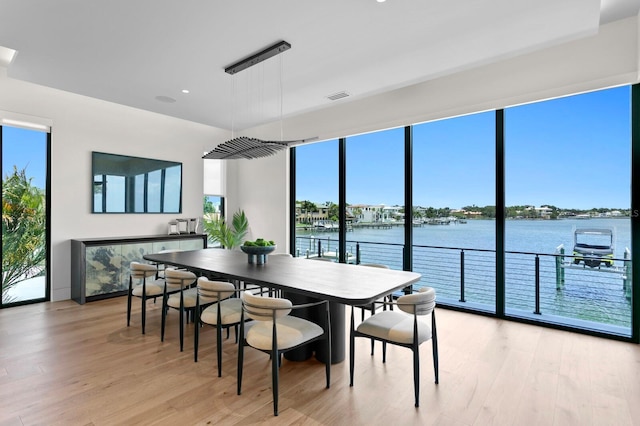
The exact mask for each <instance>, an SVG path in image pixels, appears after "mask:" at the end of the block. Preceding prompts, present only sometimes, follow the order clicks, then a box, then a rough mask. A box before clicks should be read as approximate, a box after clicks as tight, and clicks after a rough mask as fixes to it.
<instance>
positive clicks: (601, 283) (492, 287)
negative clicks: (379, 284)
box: [295, 236, 631, 336]
mask: <svg viewBox="0 0 640 426" xmlns="http://www.w3.org/2000/svg"><path fill="white" fill-rule="evenodd" d="M346 247H347V254H348V256H347V261H348V262H349V263H356V264H360V263H383V264H386V265H387V266H389V267H390V268H392V269H399V270H400V269H402V268H403V266H402V265H403V263H402V259H403V250H404V246H403V245H402V244H394V243H379V242H367V241H349V240H348V241H347V242H346ZM295 255H296V256H298V257H317V256H321V257H332V258H334V259H335V260H336V261H337V259H338V242H337V240H335V239H331V238H327V237H306V236H305V237H303V236H299V237H296V254H295ZM413 271H415V272H418V273H420V274H421V275H422V278H421V279H420V281H419V282H418V283H416V284H414V286H415V287H418V288H419V287H422V286H429V287H433V288H435V289H436V291H437V292H438V301H439V303H440V304H443V305H448V306H452V307H457V308H463V309H466V310H472V311H481V312H495V305H496V252H495V250H486V249H474V248H460V247H438V246H425V245H414V246H413ZM504 282H505V311H506V315H507V316H513V317H519V318H524V319H526V320H530V321H535V322H546V323H551V324H557V325H561V326H567V327H570V328H581V329H588V330H594V331H597V332H603V333H608V334H614V335H620V336H630V335H631V254H630V253H629V251H628V250H627V251H625V255H624V258H623V259H613V262H612V263H611V264H609V263H602V264H601V265H600V266H596V267H592V266H588V265H586V264H585V263H584V262H580V259H577V258H576V257H575V256H573V255H568V254H565V253H564V250H563V248H562V247H558V249H557V250H556V253H553V254H547V253H532V252H516V251H507V252H505V281H504Z"/></svg>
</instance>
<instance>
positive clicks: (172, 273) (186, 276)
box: [164, 268, 197, 287]
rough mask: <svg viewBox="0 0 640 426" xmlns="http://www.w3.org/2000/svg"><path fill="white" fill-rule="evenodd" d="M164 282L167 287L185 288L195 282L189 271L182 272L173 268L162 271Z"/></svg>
mask: <svg viewBox="0 0 640 426" xmlns="http://www.w3.org/2000/svg"><path fill="white" fill-rule="evenodd" d="M164 276H165V280H166V282H167V285H168V286H179V287H186V286H189V285H191V284H193V283H194V282H195V281H196V278H197V277H196V274H194V273H193V272H191V271H183V270H178V269H173V268H167V269H165V270H164Z"/></svg>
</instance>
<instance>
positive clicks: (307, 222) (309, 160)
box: [293, 140, 339, 258]
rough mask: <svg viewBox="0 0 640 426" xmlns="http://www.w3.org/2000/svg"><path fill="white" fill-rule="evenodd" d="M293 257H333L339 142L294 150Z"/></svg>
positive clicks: (335, 240)
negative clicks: (294, 241)
mask: <svg viewBox="0 0 640 426" xmlns="http://www.w3.org/2000/svg"><path fill="white" fill-rule="evenodd" d="M295 150H296V151H295V155H296V168H295V176H296V194H295V236H296V238H295V239H296V244H295V248H294V253H293V254H294V256H296V257H317V256H321V257H324V256H328V257H334V258H335V257H336V255H337V252H338V238H339V220H338V216H339V210H338V201H339V200H338V177H339V176H338V140H330V141H325V142H318V143H313V144H308V145H302V146H298V147H296V148H295Z"/></svg>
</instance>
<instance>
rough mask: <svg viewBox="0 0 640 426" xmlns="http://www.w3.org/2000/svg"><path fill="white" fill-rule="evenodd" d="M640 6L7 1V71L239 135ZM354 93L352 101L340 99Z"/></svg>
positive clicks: (590, 27)
mask: <svg viewBox="0 0 640 426" xmlns="http://www.w3.org/2000/svg"><path fill="white" fill-rule="evenodd" d="M639 8H640V0H535V1H532V0H455V1H453V0H387V1H386V2H385V3H377V2H376V0H349V1H345V0H323V1H317V2H311V1H303V0H270V1H265V0H235V1H220V0H218V1H216V0H180V1H177V0H135V1H132V0H109V1H106V0H103V1H100V0H56V1H51V0H0V66H2V65H3V61H4V65H5V66H6V67H7V75H8V77H10V78H15V79H20V80H25V81H29V82H33V83H37V84H41V85H44V86H49V87H53V88H57V89H61V90H65V91H69V92H73V93H77V94H81V95H86V96H90V97H94V98H98V99H103V100H107V101H111V102H116V103H119V104H123V105H128V106H132V107H135V108H140V109H144V110H149V111H154V112H158V113H161V114H165V115H169V116H174V117H178V118H183V119H186V120H190V121H194V122H198V123H203V124H208V125H212V126H216V127H220V128H225V129H231V128H233V129H236V130H239V129H242V128H246V127H253V126H255V125H258V124H262V123H265V122H268V121H272V120H277V119H279V118H280V114H281V111H280V107H282V114H283V115H284V116H295V115H298V114H302V113H304V112H306V111H312V110H316V109H319V108H326V107H330V106H332V105H335V103H336V102H340V103H342V102H349V101H350V100H353V99H359V98H363V97H366V96H371V95H373V94H378V93H381V92H384V91H388V90H392V89H396V88H399V87H404V86H408V85H411V84H414V83H418V82H422V81H426V80H429V79H433V78H436V77H440V76H443V75H446V74H450V73H454V72H458V71H461V70H464V69H469V68H471V67H474V66H478V65H482V64H487V63H490V62H494V61H497V60H500V59H505V58H509V57H514V56H516V55H518V54H523V53H528V52H531V51H534V50H536V49H541V48H545V47H549V46H552V45H555V44H559V43H563V42H566V41H569V40H574V39H577V38H580V37H585V36H589V35H593V34H595V33H596V32H597V31H598V26H599V25H600V24H601V23H605V22H610V21H614V20H617V19H622V18H625V17H628V16H635V15H637V13H638V9H639ZM280 40H285V41H287V42H289V43H291V45H292V48H291V49H290V50H288V51H287V52H285V53H283V54H281V55H279V56H277V57H276V58H272V59H270V60H268V61H265V62H264V63H263V64H261V65H258V66H254V67H253V68H250V69H248V70H245V71H242V72H240V73H239V74H237V75H236V76H235V77H232V76H230V75H229V74H226V73H225V72H224V68H225V67H227V66H229V65H231V64H232V63H234V62H236V61H238V60H240V59H242V58H245V57H247V56H249V55H251V54H253V53H256V52H257V51H260V50H262V49H263V48H265V47H267V46H270V45H272V44H274V43H276V42H278V41H280ZM1 47H4V48H5V49H2V48H1ZM6 48H8V49H13V50H15V51H16V52H17V53H16V54H15V56H14V57H13V59H11V58H10V57H9V56H7V52H11V51H10V50H8V49H6ZM280 81H282V92H280ZM182 89H188V90H189V91H190V93H188V94H184V93H182V92H181V90H182ZM341 91H346V92H348V93H349V95H350V96H349V97H346V98H343V99H340V100H337V101H331V100H329V99H327V96H329V95H332V94H335V93H337V92H341ZM281 93H282V95H281ZM158 98H160V99H165V101H164V102H163V101H161V100H158ZM167 98H171V99H174V100H175V102H172V103H169V102H166V99H167ZM232 99H233V100H235V102H232Z"/></svg>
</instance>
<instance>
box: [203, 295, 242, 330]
mask: <svg viewBox="0 0 640 426" xmlns="http://www.w3.org/2000/svg"><path fill="white" fill-rule="evenodd" d="M218 309H220V318H221V325H225V324H237V323H239V322H240V318H241V317H242V301H241V300H240V299H239V298H234V299H226V300H223V301H221V302H220V303H216V304H214V305H211V306H209V307H208V308H206V309H205V310H204V311H202V313H201V314H200V320H201V321H202V322H204V323H207V324H210V325H216V324H218Z"/></svg>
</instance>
